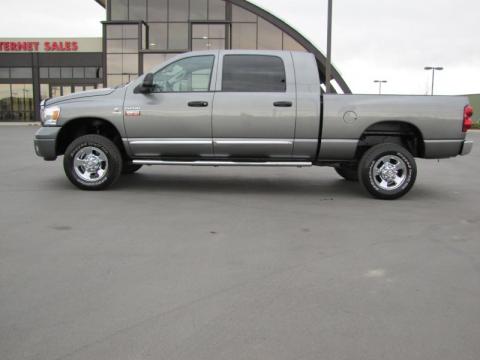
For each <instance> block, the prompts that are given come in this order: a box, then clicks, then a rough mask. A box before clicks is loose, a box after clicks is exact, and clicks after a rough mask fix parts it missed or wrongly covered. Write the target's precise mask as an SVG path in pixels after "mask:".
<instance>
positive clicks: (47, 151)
mask: <svg viewBox="0 0 480 360" xmlns="http://www.w3.org/2000/svg"><path fill="white" fill-rule="evenodd" d="M60 129H61V128H60V127H41V128H40V129H39V130H38V131H37V133H36V134H35V137H34V138H33V146H34V148H35V153H36V154H37V156H40V157H42V158H43V159H44V160H47V161H52V160H55V159H56V158H57V152H56V144H57V135H58V133H59V132H60Z"/></svg>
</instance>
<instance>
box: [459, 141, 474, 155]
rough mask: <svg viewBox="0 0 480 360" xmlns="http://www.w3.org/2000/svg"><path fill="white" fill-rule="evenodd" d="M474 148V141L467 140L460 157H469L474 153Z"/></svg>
mask: <svg viewBox="0 0 480 360" xmlns="http://www.w3.org/2000/svg"><path fill="white" fill-rule="evenodd" d="M472 148H473V141H471V140H465V141H464V142H463V145H462V150H461V151H460V155H462V156H463V155H468V154H470V153H471V152H472Z"/></svg>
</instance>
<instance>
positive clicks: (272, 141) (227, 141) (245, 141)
mask: <svg viewBox="0 0 480 360" xmlns="http://www.w3.org/2000/svg"><path fill="white" fill-rule="evenodd" d="M213 143H214V144H217V145H292V144H293V140H284V139H214V140H213Z"/></svg>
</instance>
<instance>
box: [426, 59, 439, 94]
mask: <svg viewBox="0 0 480 360" xmlns="http://www.w3.org/2000/svg"><path fill="white" fill-rule="evenodd" d="M425 70H427V71H430V70H432V96H433V90H434V87H435V70H437V71H442V70H443V67H442V66H425Z"/></svg>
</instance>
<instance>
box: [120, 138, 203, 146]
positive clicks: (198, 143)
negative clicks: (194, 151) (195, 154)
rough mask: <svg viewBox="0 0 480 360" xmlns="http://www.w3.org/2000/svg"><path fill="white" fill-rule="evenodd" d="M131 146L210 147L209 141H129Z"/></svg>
mask: <svg viewBox="0 0 480 360" xmlns="http://www.w3.org/2000/svg"><path fill="white" fill-rule="evenodd" d="M128 142H129V144H131V145H211V144H212V140H210V139H129V140H128Z"/></svg>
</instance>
